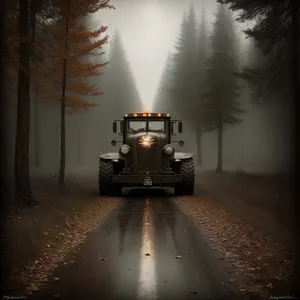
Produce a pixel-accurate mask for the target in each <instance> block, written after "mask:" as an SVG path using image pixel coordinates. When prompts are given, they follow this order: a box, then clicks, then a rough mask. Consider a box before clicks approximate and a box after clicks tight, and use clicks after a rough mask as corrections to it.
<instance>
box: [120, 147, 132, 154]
mask: <svg viewBox="0 0 300 300" xmlns="http://www.w3.org/2000/svg"><path fill="white" fill-rule="evenodd" d="M129 151H130V147H129V146H128V145H126V144H124V145H122V146H121V147H120V153H121V154H123V155H127V154H128V153H129Z"/></svg>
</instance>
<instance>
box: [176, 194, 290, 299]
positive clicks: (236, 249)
mask: <svg viewBox="0 0 300 300" xmlns="http://www.w3.org/2000/svg"><path fill="white" fill-rule="evenodd" d="M173 201H174V202H175V203H176V205H177V206H178V207H179V208H180V209H181V210H182V211H183V212H184V213H185V214H187V215H188V216H189V218H190V219H191V220H192V223H193V225H194V226H195V227H198V228H199V229H200V230H201V233H202V234H203V235H204V237H205V238H206V239H207V241H208V243H209V245H210V247H212V248H214V249H216V250H217V251H218V256H217V259H219V260H227V261H230V262H231V264H229V267H230V268H232V269H237V270H239V271H242V274H243V275H244V276H246V277H247V278H248V279H247V286H248V288H244V287H243V288H240V292H247V290H248V291H252V292H253V293H254V294H256V295H259V296H260V298H261V299H267V298H268V297H270V295H271V289H273V288H274V284H275V282H274V280H277V281H279V280H280V281H284V282H286V283H287V285H288V281H289V280H290V279H291V278H292V276H291V274H292V272H293V269H292V259H291V253H290V251H289V250H288V249H287V247H285V246H284V245H282V244H280V243H276V242H274V241H273V240H272V239H271V238H270V237H269V236H267V235H265V234H264V233H263V232H260V231H258V230H256V229H254V228H253V227H252V226H251V225H249V224H245V223H243V222H242V221H241V220H239V219H238V218H236V217H234V216H233V215H231V214H230V213H229V212H228V211H226V210H225V209H223V208H221V207H219V206H218V204H216V203H215V202H214V201H213V200H210V199H203V198H202V199H201V200H200V201H199V199H194V198H193V199H190V200H187V199H185V200H184V199H182V198H174V199H173ZM286 257H289V258H290V260H287V259H286ZM176 258H177V257H176ZM235 276H237V275H235ZM275 276H276V277H275ZM274 278H275V279H274ZM229 282H231V283H233V282H236V281H235V280H234V279H230V280H229ZM290 289H292V287H290Z"/></svg>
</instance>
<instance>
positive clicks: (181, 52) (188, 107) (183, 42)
mask: <svg viewBox="0 0 300 300" xmlns="http://www.w3.org/2000/svg"><path fill="white" fill-rule="evenodd" d="M196 38H197V32H196V19H195V13H194V8H193V6H190V10H189V13H188V15H187V16H186V15H185V14H184V17H183V20H182V23H181V30H180V34H179V37H178V39H177V42H176V44H175V50H176V52H175V53H174V55H173V61H174V69H173V75H172V76H173V84H172V86H171V89H170V92H171V97H172V102H173V103H174V104H173V110H175V111H177V112H178V117H180V118H182V119H184V120H185V121H186V122H187V123H188V124H189V125H191V124H192V122H193V120H192V119H191V118H190V114H191V112H192V110H193V108H194V103H195V100H196V98H197V84H198V83H197V76H196V75H197V69H196V68H197V59H196V52H197V42H196V41H197V39H196Z"/></svg>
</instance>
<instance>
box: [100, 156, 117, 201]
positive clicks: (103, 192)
mask: <svg viewBox="0 0 300 300" xmlns="http://www.w3.org/2000/svg"><path fill="white" fill-rule="evenodd" d="M113 175H114V166H113V163H112V162H111V161H110V160H104V159H100V161H99V193H100V196H121V194H122V186H119V185H115V184H113V183H112V179H113Z"/></svg>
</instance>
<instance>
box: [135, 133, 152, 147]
mask: <svg viewBox="0 0 300 300" xmlns="http://www.w3.org/2000/svg"><path fill="white" fill-rule="evenodd" d="M139 144H140V145H141V146H142V147H144V148H151V146H152V145H153V144H154V138H153V137H152V136H150V135H142V136H141V137H140V139H139Z"/></svg>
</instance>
